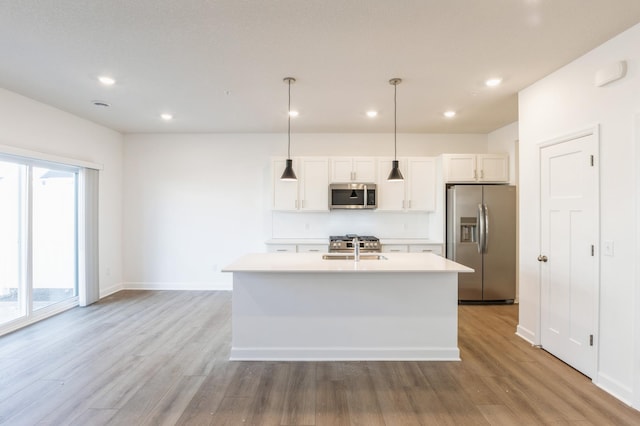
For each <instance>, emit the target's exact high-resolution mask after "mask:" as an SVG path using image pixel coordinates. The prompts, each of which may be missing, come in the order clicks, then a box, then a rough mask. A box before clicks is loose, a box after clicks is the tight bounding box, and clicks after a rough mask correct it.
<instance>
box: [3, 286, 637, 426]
mask: <svg viewBox="0 0 640 426" xmlns="http://www.w3.org/2000/svg"><path fill="white" fill-rule="evenodd" d="M230 318H231V293H228V292H186V291H185V292H181V291H122V292H119V293H117V294H114V295H112V296H109V297H107V298H105V299H103V300H102V301H100V302H99V303H97V304H95V305H92V306H90V307H88V308H76V309H73V310H71V311H68V312H65V313H63V314H60V315H58V316H56V317H53V318H50V319H48V320H45V321H44V322H41V323H38V324H35V325H33V326H30V327H27V328H25V329H23V330H20V331H17V332H14V333H12V334H9V335H7V336H4V337H0V424H7V425H12V426H13V425H40V424H43V425H45V424H46V425H127V426H129V425H175V424H178V425H216V426H218V425H220V426H221V425H232V426H235V425H260V426H262V425H299V426H302V425H363V426H374V425H387V426H392V425H401V426H408V425H638V424H640V412H638V411H635V410H633V409H631V408H629V407H627V406H626V405H624V404H623V403H621V402H619V401H618V400H616V399H615V398H613V397H611V396H609V395H608V394H606V393H605V392H603V391H601V390H600V389H598V388H597V387H596V386H594V385H593V384H592V383H591V382H590V380H589V379H588V378H586V377H584V376H583V375H581V374H580V373H578V372H576V371H575V370H573V369H571V368H570V367H568V366H566V365H565V364H563V363H562V362H560V361H559V360H557V359H556V358H554V357H552V356H550V355H549V354H547V353H546V352H544V351H542V350H540V349H536V348H533V347H531V346H530V345H529V344H527V343H526V342H524V341H523V340H521V339H520V338H518V337H517V336H515V335H514V330H515V327H516V323H517V306H460V310H459V319H460V320H459V328H460V333H459V346H460V350H461V354H462V359H463V361H462V362H230V361H228V356H229V349H230V340H231V336H230V330H231V328H230Z"/></svg>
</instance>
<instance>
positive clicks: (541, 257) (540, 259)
mask: <svg viewBox="0 0 640 426" xmlns="http://www.w3.org/2000/svg"><path fill="white" fill-rule="evenodd" d="M547 260H549V259H548V258H547V256H544V255H542V254H541V255H540V256H538V262H546V261H547Z"/></svg>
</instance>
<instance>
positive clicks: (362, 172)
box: [331, 157, 376, 183]
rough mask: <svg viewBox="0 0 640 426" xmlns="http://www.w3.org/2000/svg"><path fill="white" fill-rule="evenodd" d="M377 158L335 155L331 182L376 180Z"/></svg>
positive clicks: (332, 162)
mask: <svg viewBox="0 0 640 426" xmlns="http://www.w3.org/2000/svg"><path fill="white" fill-rule="evenodd" d="M375 181H376V160H375V158H373V157H355V158H354V157H334V158H332V159H331V182H365V183H366V182H375Z"/></svg>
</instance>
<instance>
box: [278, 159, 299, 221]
mask: <svg viewBox="0 0 640 426" xmlns="http://www.w3.org/2000/svg"><path fill="white" fill-rule="evenodd" d="M271 163H272V171H271V173H272V178H273V179H272V182H273V203H272V209H273V210H281V211H295V210H298V182H299V181H282V180H280V176H282V172H283V171H284V167H285V159H277V160H273V161H272V162H271ZM293 170H294V171H296V170H298V162H297V159H295V158H294V159H293Z"/></svg>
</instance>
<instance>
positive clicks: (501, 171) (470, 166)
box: [442, 154, 509, 183]
mask: <svg viewBox="0 0 640 426" xmlns="http://www.w3.org/2000/svg"><path fill="white" fill-rule="evenodd" d="M442 166H443V172H444V179H445V182H495V183H503V182H509V156H508V155H507V154H443V155H442Z"/></svg>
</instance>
